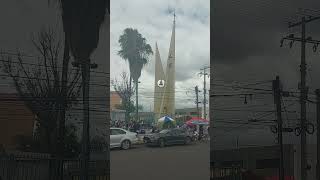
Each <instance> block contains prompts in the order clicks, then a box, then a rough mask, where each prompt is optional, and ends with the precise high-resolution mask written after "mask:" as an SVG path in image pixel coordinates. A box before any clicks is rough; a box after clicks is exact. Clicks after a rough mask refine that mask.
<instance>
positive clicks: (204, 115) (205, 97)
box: [200, 66, 210, 119]
mask: <svg viewBox="0 0 320 180" xmlns="http://www.w3.org/2000/svg"><path fill="white" fill-rule="evenodd" d="M209 68H210V67H208V66H207V67H204V68H202V69H200V70H201V71H203V72H200V75H203V118H204V119H207V109H206V108H207V107H206V105H207V96H206V94H207V89H206V76H208V75H209V74H208V73H207V72H206V70H207V69H209Z"/></svg>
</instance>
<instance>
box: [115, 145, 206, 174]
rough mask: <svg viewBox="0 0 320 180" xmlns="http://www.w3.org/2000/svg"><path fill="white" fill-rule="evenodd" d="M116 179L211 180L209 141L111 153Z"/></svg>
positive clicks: (140, 146) (138, 147)
mask: <svg viewBox="0 0 320 180" xmlns="http://www.w3.org/2000/svg"><path fill="white" fill-rule="evenodd" d="M110 158H111V170H110V173H111V179H112V180H127V179H128V180H131V179H137V180H208V179H209V175H210V167H209V161H210V160H209V158H210V156H209V143H201V144H200V143H199V144H191V145H178V146H169V147H164V148H159V147H146V146H144V145H136V147H134V148H133V149H130V150H120V149H114V150H111V152H110Z"/></svg>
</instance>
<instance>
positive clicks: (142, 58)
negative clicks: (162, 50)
mask: <svg viewBox="0 0 320 180" xmlns="http://www.w3.org/2000/svg"><path fill="white" fill-rule="evenodd" d="M119 44H120V48H121V49H120V50H119V51H118V55H119V56H120V57H121V58H123V59H124V60H126V61H128V62H129V69H130V86H131V81H132V80H133V82H134V83H135V85H136V88H135V89H136V106H137V107H138V104H139V103H138V84H139V78H140V76H141V71H142V68H143V67H144V65H146V64H147V63H148V62H149V56H150V55H152V54H153V51H152V49H151V46H150V45H149V44H147V40H146V39H145V38H144V37H143V36H142V35H141V34H140V33H139V32H138V30H137V29H132V28H126V29H125V30H124V31H123V34H122V35H121V36H120V38H119ZM136 118H137V119H138V110H137V109H136Z"/></svg>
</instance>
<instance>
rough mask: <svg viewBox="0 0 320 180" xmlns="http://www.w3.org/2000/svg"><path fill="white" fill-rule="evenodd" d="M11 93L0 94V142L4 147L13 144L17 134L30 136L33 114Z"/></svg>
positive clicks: (10, 147)
mask: <svg viewBox="0 0 320 180" xmlns="http://www.w3.org/2000/svg"><path fill="white" fill-rule="evenodd" d="M14 99H17V96H16V95H13V94H0V144H3V145H4V147H5V148H6V149H12V148H14V146H15V141H14V138H15V136H17V135H25V136H32V133H33V124H34V116H33V114H32V113H31V111H30V110H29V109H28V108H26V106H25V105H24V103H23V102H21V101H17V100H14Z"/></svg>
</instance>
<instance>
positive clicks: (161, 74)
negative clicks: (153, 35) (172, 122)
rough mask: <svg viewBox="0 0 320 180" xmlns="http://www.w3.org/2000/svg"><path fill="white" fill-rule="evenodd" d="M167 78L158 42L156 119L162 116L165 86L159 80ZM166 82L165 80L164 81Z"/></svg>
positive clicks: (155, 96)
mask: <svg viewBox="0 0 320 180" xmlns="http://www.w3.org/2000/svg"><path fill="white" fill-rule="evenodd" d="M161 80H165V74H164V71H163V66H162V62H161V57H160V53H159V49H158V44H157V43H156V52H155V84H154V113H155V117H156V119H158V118H160V114H161V110H160V108H161V102H162V97H163V92H164V87H162V85H161V84H160V86H159V83H160V82H159V81H161ZM163 84H165V82H164V83H163Z"/></svg>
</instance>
